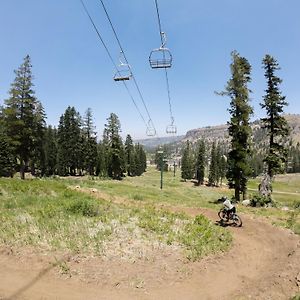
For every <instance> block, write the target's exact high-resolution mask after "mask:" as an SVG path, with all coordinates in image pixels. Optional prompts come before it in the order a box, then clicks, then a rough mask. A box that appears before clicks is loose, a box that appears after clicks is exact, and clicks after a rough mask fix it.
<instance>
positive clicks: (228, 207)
mask: <svg viewBox="0 0 300 300" xmlns="http://www.w3.org/2000/svg"><path fill="white" fill-rule="evenodd" d="M222 200H224V202H223V205H224V208H225V211H226V214H227V217H228V218H229V216H230V214H231V213H234V214H235V213H236V208H235V206H234V205H233V204H232V203H231V201H230V200H229V199H228V198H227V197H222Z"/></svg>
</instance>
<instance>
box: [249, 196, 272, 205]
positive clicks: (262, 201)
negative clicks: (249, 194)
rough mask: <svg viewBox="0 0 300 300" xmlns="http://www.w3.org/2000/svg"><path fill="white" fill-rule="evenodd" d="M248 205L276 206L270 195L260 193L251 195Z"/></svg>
mask: <svg viewBox="0 0 300 300" xmlns="http://www.w3.org/2000/svg"><path fill="white" fill-rule="evenodd" d="M250 205H251V206H253V207H267V206H273V207H274V206H276V205H275V202H274V201H273V200H272V198H271V197H270V196H263V195H260V194H256V195H254V196H253V198H252V199H251V200H250Z"/></svg>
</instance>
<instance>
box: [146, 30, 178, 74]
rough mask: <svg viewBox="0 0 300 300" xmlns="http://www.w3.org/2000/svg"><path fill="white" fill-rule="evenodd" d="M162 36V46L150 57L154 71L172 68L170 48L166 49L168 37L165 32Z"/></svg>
mask: <svg viewBox="0 0 300 300" xmlns="http://www.w3.org/2000/svg"><path fill="white" fill-rule="evenodd" d="M160 35H161V42H162V44H161V46H160V47H159V48H156V49H153V50H152V51H151V52H150V55H149V62H150V66H151V68H152V69H160V68H171V66H172V54H171V52H170V50H169V49H168V48H166V47H165V45H166V42H167V37H166V34H165V33H164V32H161V33H160Z"/></svg>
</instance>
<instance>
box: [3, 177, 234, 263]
mask: <svg viewBox="0 0 300 300" xmlns="http://www.w3.org/2000/svg"><path fill="white" fill-rule="evenodd" d="M149 175H150V176H149V181H148V179H147V178H146V176H145V177H144V178H143V177H140V179H141V180H140V181H139V180H138V179H134V180H131V179H127V178H126V179H125V180H123V181H121V182H120V181H118V182H115V181H111V180H104V181H103V180H89V179H85V180H75V179H70V180H68V179H32V180H25V181H22V180H20V179H0V211H1V214H0V243H1V244H5V245H10V246H12V247H16V248H18V247H24V246H31V247H35V248H36V249H39V250H40V251H68V252H71V253H80V254H85V255H88V254H91V255H100V256H101V255H107V253H108V250H109V251H117V250H116V249H119V250H120V251H123V248H122V247H123V246H122V245H124V244H128V243H132V241H134V242H135V241H139V242H140V243H144V244H145V245H149V243H150V244H151V243H155V242H156V241H158V242H159V243H162V244H164V245H165V246H166V247H168V246H170V247H172V246H176V247H177V246H178V247H179V248H180V249H181V250H182V251H184V252H185V253H186V256H187V257H188V258H190V259H192V260H195V259H198V258H200V257H202V256H205V255H207V254H210V253H215V252H218V251H225V250H226V249H228V247H229V246H230V243H231V235H230V233H229V232H228V231H226V230H224V229H223V228H220V227H217V226H215V225H213V224H212V223H211V222H210V221H208V220H207V219H206V218H205V217H203V216H200V217H197V218H196V219H194V218H191V217H189V216H187V215H184V214H175V213H171V212H168V211H165V210H156V209H154V206H153V205H152V204H156V203H161V202H165V203H180V204H184V203H185V202H188V204H190V205H192V204H193V203H195V199H193V197H195V195H198V196H199V194H198V192H199V191H197V190H196V189H194V188H193V187H189V188H187V191H188V190H191V192H189V193H187V194H188V195H186V196H185V197H186V198H185V202H180V201H178V199H179V198H180V199H181V198H182V197H181V196H180V197H178V196H177V195H176V193H178V192H179V189H182V188H183V185H184V184H183V183H180V182H178V183H176V182H175V180H171V178H170V181H173V185H172V187H168V186H166V188H165V189H164V190H163V191H160V190H159V187H158V186H156V185H154V182H156V181H155V180H156V177H155V175H156V172H153V173H151V172H150V173H149ZM147 176H148V174H147ZM148 183H149V184H150V187H147V184H148ZM175 183H176V184H175ZM78 184H80V185H81V186H89V187H94V188H95V187H97V188H98V189H101V190H102V191H104V192H105V193H107V194H108V195H110V196H111V197H115V196H122V197H127V198H128V199H132V200H134V201H136V202H139V203H145V205H143V206H142V207H139V208H137V207H134V206H129V205H127V206H125V205H117V204H113V203H111V202H108V201H105V200H101V199H96V198H94V197H92V196H91V195H88V194H85V193H82V192H79V191H76V190H74V189H70V188H68V186H69V185H78ZM175 185H178V189H176V188H175V189H174V186H175ZM197 201H198V200H197ZM201 201H204V199H202V200H201ZM199 205H200V204H199ZM199 218H200V219H199ZM197 220H198V221H197ZM199 220H201V221H199Z"/></svg>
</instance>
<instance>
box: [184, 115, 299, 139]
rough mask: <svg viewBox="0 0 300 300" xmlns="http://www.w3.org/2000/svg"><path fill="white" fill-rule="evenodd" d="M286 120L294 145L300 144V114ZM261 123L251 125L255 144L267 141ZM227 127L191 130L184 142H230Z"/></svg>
mask: <svg viewBox="0 0 300 300" xmlns="http://www.w3.org/2000/svg"><path fill="white" fill-rule="evenodd" d="M285 118H286V120H287V122H288V124H289V126H290V128H291V132H290V137H291V139H292V141H293V143H294V144H296V143H298V142H300V114H287V115H285ZM261 125H262V124H261V122H260V121H259V120H258V121H254V122H253V123H252V124H251V127H252V131H253V140H254V141H255V144H257V143H263V142H264V141H265V130H264V129H263V128H262V126H261ZM227 129H228V126H227V125H217V126H206V127H203V128H198V129H192V130H189V131H188V132H187V133H186V135H185V137H184V138H183V140H182V141H183V142H185V141H187V140H189V141H190V142H195V141H197V140H199V139H205V140H208V141H213V140H216V141H227V140H229V135H228V130H227Z"/></svg>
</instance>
